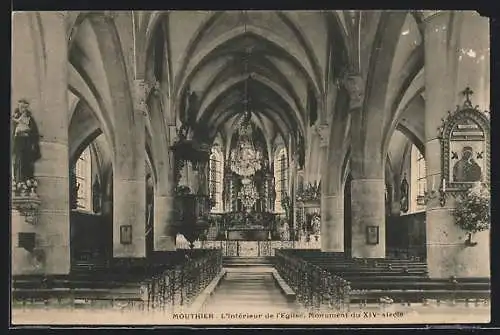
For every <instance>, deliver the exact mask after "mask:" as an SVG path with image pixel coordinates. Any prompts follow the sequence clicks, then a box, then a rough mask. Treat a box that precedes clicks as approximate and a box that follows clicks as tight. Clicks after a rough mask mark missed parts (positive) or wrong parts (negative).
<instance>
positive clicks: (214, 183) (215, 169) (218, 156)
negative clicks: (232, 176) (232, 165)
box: [209, 147, 224, 212]
mask: <svg viewBox="0 0 500 335" xmlns="http://www.w3.org/2000/svg"><path fill="white" fill-rule="evenodd" d="M223 166H224V162H223V157H222V153H221V151H220V149H219V148H218V147H215V148H212V153H211V154H210V175H209V183H210V197H211V199H212V201H214V202H215V205H214V206H213V207H212V212H222V211H223V201H222V190H223V179H224V174H223V171H222V168H223Z"/></svg>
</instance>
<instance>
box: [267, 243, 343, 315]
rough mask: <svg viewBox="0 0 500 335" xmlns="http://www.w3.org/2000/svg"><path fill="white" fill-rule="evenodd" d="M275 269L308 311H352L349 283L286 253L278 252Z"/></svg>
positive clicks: (276, 253)
mask: <svg viewBox="0 0 500 335" xmlns="http://www.w3.org/2000/svg"><path fill="white" fill-rule="evenodd" d="M275 268H276V270H277V271H278V273H279V274H280V276H281V277H282V278H283V279H284V280H285V281H286V282H287V283H288V285H290V286H291V287H292V289H293V290H294V291H295V293H296V297H297V300H298V301H299V302H300V303H301V304H302V305H303V306H304V307H305V308H307V309H312V310H315V309H319V308H321V307H325V306H328V308H333V309H336V310H344V309H348V308H349V294H350V287H349V283H348V282H347V281H346V280H344V279H342V278H341V277H339V276H336V275H334V274H332V273H330V272H329V271H326V270H324V269H322V268H321V267H320V266H317V265H314V264H312V263H310V262H308V261H306V260H304V259H301V258H300V257H297V256H295V255H293V254H292V253H290V252H287V251H284V250H276V251H275Z"/></svg>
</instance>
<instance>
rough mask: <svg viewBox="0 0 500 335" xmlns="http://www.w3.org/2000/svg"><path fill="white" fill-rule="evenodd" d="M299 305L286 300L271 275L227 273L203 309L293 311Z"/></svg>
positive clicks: (221, 311)
mask: <svg viewBox="0 0 500 335" xmlns="http://www.w3.org/2000/svg"><path fill="white" fill-rule="evenodd" d="M299 308H300V306H299V305H298V304H296V303H295V302H291V301H289V299H287V297H286V296H285V294H283V292H282V291H281V290H280V288H279V286H278V284H277V283H276V280H275V278H274V276H273V274H272V273H271V272H238V271H232V272H228V273H227V274H226V276H225V277H224V278H223V279H222V280H221V282H220V283H219V285H218V287H217V288H216V290H215V293H214V294H213V295H212V297H211V298H209V299H208V301H207V302H206V303H205V305H204V306H203V307H202V310H203V311H204V312H207V313H210V312H213V313H224V312H228V313H255V312H258V313H265V312H278V311H279V312H294V311H298V309H299Z"/></svg>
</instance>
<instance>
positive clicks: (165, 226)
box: [154, 195, 176, 251]
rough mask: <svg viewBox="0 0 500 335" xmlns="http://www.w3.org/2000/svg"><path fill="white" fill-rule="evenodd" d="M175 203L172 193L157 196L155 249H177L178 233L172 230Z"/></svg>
mask: <svg viewBox="0 0 500 335" xmlns="http://www.w3.org/2000/svg"><path fill="white" fill-rule="evenodd" d="M156 204H158V205H156ZM173 204H174V197H173V196H172V195H166V196H157V197H155V227H154V229H155V230H154V232H155V233H154V250H155V251H175V236H176V234H175V232H174V231H173V230H172V222H173V218H174V208H173Z"/></svg>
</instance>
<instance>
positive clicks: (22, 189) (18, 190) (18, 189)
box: [12, 178, 38, 197]
mask: <svg viewBox="0 0 500 335" xmlns="http://www.w3.org/2000/svg"><path fill="white" fill-rule="evenodd" d="M37 186H38V182H37V180H36V179H35V178H29V179H27V180H26V181H22V182H16V181H13V183H12V191H13V193H14V195H16V196H22V197H24V196H30V197H36V188H37Z"/></svg>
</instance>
